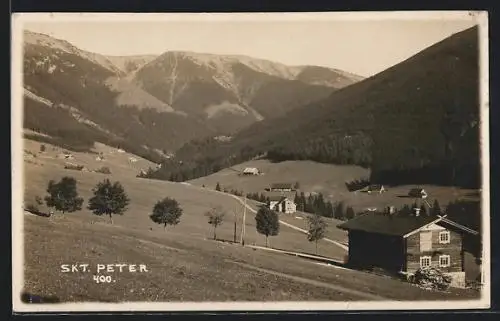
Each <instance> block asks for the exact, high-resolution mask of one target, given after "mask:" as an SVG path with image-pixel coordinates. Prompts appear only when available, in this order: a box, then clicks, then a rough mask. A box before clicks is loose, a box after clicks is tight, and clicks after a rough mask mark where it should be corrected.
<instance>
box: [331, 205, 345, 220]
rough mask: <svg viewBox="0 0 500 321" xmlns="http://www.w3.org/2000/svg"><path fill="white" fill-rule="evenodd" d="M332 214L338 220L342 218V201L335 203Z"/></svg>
mask: <svg viewBox="0 0 500 321" xmlns="http://www.w3.org/2000/svg"><path fill="white" fill-rule="evenodd" d="M333 216H334V217H335V218H336V219H338V220H343V219H344V217H345V216H344V202H343V201H340V202H337V203H336V204H335V208H334V211H333Z"/></svg>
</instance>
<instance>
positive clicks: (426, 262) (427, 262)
mask: <svg viewBox="0 0 500 321" xmlns="http://www.w3.org/2000/svg"><path fill="white" fill-rule="evenodd" d="M428 266H431V257H430V256H421V257H420V267H428Z"/></svg>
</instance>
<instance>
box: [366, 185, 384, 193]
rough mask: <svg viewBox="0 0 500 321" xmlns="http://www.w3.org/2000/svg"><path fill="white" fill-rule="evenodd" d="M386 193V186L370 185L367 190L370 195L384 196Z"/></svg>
mask: <svg viewBox="0 0 500 321" xmlns="http://www.w3.org/2000/svg"><path fill="white" fill-rule="evenodd" d="M385 191H386V189H385V187H384V185H379V184H374V185H369V186H368V188H367V192H368V194H371V193H379V194H382V193H383V192H385Z"/></svg>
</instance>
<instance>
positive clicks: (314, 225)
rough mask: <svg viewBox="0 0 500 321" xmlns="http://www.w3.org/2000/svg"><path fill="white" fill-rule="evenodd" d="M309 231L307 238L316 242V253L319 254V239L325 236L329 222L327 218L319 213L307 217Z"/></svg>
mask: <svg viewBox="0 0 500 321" xmlns="http://www.w3.org/2000/svg"><path fill="white" fill-rule="evenodd" d="M307 221H308V224H309V231H307V240H308V241H309V242H315V243H316V254H318V241H319V240H321V239H322V238H324V237H325V232H326V228H327V226H328V225H327V224H326V222H325V220H324V219H323V218H322V217H321V216H320V215H318V214H314V215H311V216H309V217H308V218H307Z"/></svg>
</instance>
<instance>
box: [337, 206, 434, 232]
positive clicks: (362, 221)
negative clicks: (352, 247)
mask: <svg viewBox="0 0 500 321" xmlns="http://www.w3.org/2000/svg"><path fill="white" fill-rule="evenodd" d="M435 220H436V217H430V216H426V215H421V216H418V217H416V216H401V215H397V214H392V215H389V214H385V213H381V212H367V213H365V214H362V215H358V216H356V217H355V218H353V219H351V220H349V221H347V222H344V223H342V224H339V225H337V227H338V228H340V229H343V230H354V231H363V232H368V233H378V234H386V235H394V236H404V235H406V234H407V233H410V232H412V231H414V230H416V229H418V228H420V227H422V226H425V225H427V224H429V223H432V222H433V221H435Z"/></svg>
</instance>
